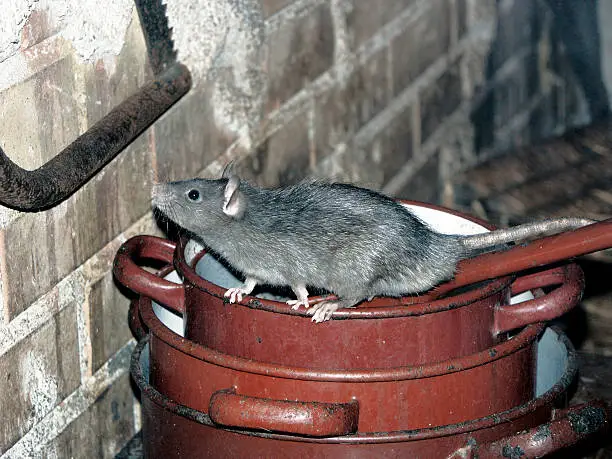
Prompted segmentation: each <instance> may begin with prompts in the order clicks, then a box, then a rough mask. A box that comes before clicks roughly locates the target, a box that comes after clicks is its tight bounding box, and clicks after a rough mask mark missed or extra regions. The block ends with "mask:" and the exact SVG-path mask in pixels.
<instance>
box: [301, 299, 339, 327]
mask: <svg viewBox="0 0 612 459" xmlns="http://www.w3.org/2000/svg"><path fill="white" fill-rule="evenodd" d="M339 308H340V305H339V304H338V303H328V302H322V303H318V304H315V305H313V306H312V308H311V309H309V310H308V312H307V314H308V315H311V316H312V321H313V322H315V323H321V322H325V321H326V320H329V319H331V316H332V314H333V313H334V312H336V311H337V310H338V309H339Z"/></svg>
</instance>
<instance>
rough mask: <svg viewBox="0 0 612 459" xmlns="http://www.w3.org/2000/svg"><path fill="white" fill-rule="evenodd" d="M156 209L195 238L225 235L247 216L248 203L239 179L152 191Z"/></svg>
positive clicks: (185, 182) (178, 184)
mask: <svg viewBox="0 0 612 459" xmlns="http://www.w3.org/2000/svg"><path fill="white" fill-rule="evenodd" d="M153 206H154V207H156V208H157V209H159V210H160V211H161V212H162V213H163V214H164V215H165V216H166V217H168V218H169V219H170V220H172V221H173V222H174V223H176V224H177V225H179V226H180V227H182V228H184V229H186V230H188V231H191V232H193V233H195V234H199V235H205V234H206V233H208V232H210V231H219V230H221V231H222V228H223V227H224V226H225V225H227V224H228V223H230V221H231V220H235V219H239V218H241V217H242V215H243V213H244V206H245V199H244V195H243V194H242V192H241V191H240V180H239V179H238V177H236V176H231V177H229V178H222V179H219V180H207V179H192V180H181V181H178V182H168V183H159V184H156V185H154V187H153Z"/></svg>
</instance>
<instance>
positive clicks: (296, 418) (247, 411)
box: [208, 389, 359, 437]
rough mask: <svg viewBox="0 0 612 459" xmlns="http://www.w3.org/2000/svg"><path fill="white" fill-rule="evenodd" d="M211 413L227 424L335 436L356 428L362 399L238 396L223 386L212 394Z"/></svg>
mask: <svg viewBox="0 0 612 459" xmlns="http://www.w3.org/2000/svg"><path fill="white" fill-rule="evenodd" d="M208 415H209V416H210V419H211V420H212V421H213V422H214V423H216V424H221V425H225V426H231V427H239V428H243V429H263V430H273V431H277V432H283V433H291V434H297V435H309V436H313V437H333V436H337V435H348V434H351V433H354V432H356V431H357V424H358V420H359V402H358V401H357V400H354V401H352V402H348V403H323V402H302V401H292V400H274V399H269V398H259V397H250V396H247V395H239V394H236V390H235V389H224V390H220V391H217V392H215V393H214V394H213V395H212V396H211V397H210V405H209V407H208Z"/></svg>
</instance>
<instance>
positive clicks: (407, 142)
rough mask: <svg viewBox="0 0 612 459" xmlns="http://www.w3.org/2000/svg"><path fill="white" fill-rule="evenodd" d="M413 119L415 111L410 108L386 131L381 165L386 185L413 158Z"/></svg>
mask: <svg viewBox="0 0 612 459" xmlns="http://www.w3.org/2000/svg"><path fill="white" fill-rule="evenodd" d="M412 118H413V109H412V107H408V108H407V109H406V110H404V111H403V112H402V113H401V114H400V115H399V116H398V117H397V118H396V119H395V120H394V121H393V123H392V124H391V126H389V128H387V130H386V131H385V134H384V143H383V147H382V148H381V165H380V167H381V168H382V171H383V174H384V176H383V180H384V182H385V183H386V182H388V181H389V180H390V179H391V178H392V177H393V176H394V175H395V174H397V172H398V171H399V170H400V169H401V168H402V166H404V165H405V164H406V162H408V161H409V160H410V159H411V158H412V156H413V137H414V136H413V132H412V127H413V124H412Z"/></svg>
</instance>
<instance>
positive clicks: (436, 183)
mask: <svg viewBox="0 0 612 459" xmlns="http://www.w3.org/2000/svg"><path fill="white" fill-rule="evenodd" d="M439 168H440V166H439V153H438V152H437V153H436V154H435V155H433V156H432V157H431V158H430V159H429V160H428V161H427V162H426V163H425V165H423V167H421V169H419V170H418V171H417V173H416V174H414V176H413V177H412V179H411V180H410V182H408V183H407V184H406V185H405V186H404V187H403V188H402V189H401V190H400V191H399V192H398V193H397V195H396V197H397V198H399V199H412V200H413V201H421V202H429V203H434V204H436V203H439V202H440V197H441V193H440V173H439Z"/></svg>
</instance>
